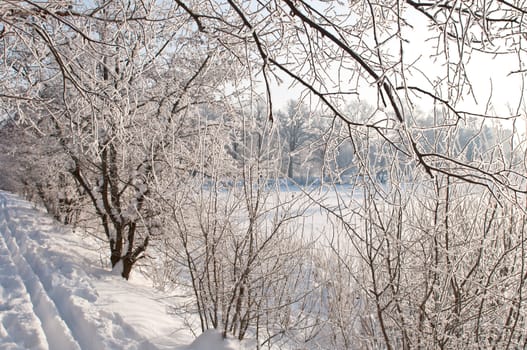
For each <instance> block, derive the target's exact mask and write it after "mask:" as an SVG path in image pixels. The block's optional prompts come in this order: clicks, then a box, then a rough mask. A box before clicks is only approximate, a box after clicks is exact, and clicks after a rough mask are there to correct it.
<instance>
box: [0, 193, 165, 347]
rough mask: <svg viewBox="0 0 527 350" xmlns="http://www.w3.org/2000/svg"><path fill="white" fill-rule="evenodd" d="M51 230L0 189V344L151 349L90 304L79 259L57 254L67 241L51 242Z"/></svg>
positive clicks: (93, 292) (118, 321) (88, 286)
mask: <svg viewBox="0 0 527 350" xmlns="http://www.w3.org/2000/svg"><path fill="white" fill-rule="evenodd" d="M52 230H57V226H56V225H55V224H54V223H53V220H52V219H50V218H49V217H46V216H43V215H42V214H41V213H38V212H36V211H35V210H34V209H32V207H31V204H29V203H27V202H25V201H22V200H20V199H18V198H17V197H16V196H14V195H11V194H8V193H4V192H1V191H0V348H1V349H51V350H54V349H60V350H70V349H71V350H77V349H83V350H101V349H125V348H126V349H155V347H154V346H153V345H152V344H151V343H150V342H148V341H147V340H145V339H143V338H142V337H140V336H139V335H138V334H137V333H136V332H135V331H134V330H133V329H132V328H131V327H130V326H128V325H127V324H126V323H125V321H124V320H122V318H121V317H120V316H119V315H117V314H114V313H109V312H106V311H104V310H102V309H101V310H99V308H98V307H95V305H94V304H96V301H97V299H98V295H97V292H96V290H95V288H94V287H93V285H92V284H91V283H90V282H89V277H88V276H87V275H86V273H84V271H83V268H85V266H81V265H82V264H81V263H78V261H80V257H76V258H77V259H74V258H73V257H71V256H70V255H68V254H65V253H64V254H61V253H63V252H65V251H67V250H68V249H71V246H70V244H72V243H73V241H67V240H66V238H64V240H62V241H60V240H58V239H53V240H52V239H51V237H50V235H51V234H52V233H51V231H52ZM58 230H59V231H60V228H58ZM62 233H64V234H65V232H62ZM59 234H60V233H59ZM53 238H58V236H57V237H53ZM73 244H74V243H73ZM50 248H56V250H52V249H50Z"/></svg>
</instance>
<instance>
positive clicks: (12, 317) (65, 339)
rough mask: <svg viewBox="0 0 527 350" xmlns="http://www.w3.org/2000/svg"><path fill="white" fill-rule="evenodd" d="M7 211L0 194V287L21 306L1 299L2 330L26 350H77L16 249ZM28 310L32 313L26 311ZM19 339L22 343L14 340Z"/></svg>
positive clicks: (21, 248) (61, 319) (3, 198)
mask: <svg viewBox="0 0 527 350" xmlns="http://www.w3.org/2000/svg"><path fill="white" fill-rule="evenodd" d="M8 211H9V208H8V207H7V198H6V197H5V195H3V194H2V193H0V233H1V234H0V257H1V259H2V261H1V263H2V274H1V277H0V278H1V279H2V280H3V283H2V285H5V286H8V287H9V290H11V291H13V290H14V291H16V292H15V294H18V299H21V300H19V301H22V304H17V301H16V299H17V298H16V297H15V296H13V295H11V296H9V297H8V298H2V299H3V300H6V304H2V306H3V307H2V309H5V310H2V311H3V312H5V313H6V315H5V316H4V317H2V326H3V327H4V330H5V332H6V333H7V336H11V337H12V338H14V339H13V341H14V343H18V344H24V346H27V348H28V349H29V348H49V349H65V350H69V349H72V350H77V349H80V345H79V342H78V341H77V340H75V337H74V334H73V332H72V330H71V329H70V328H69V327H68V325H67V324H66V323H65V322H64V320H63V318H62V317H61V315H60V310H59V308H58V307H57V305H56V303H55V301H54V300H53V298H52V297H51V296H50V294H49V293H48V291H47V290H46V287H45V286H44V285H43V283H42V281H41V279H40V277H39V276H38V275H37V274H36V273H35V271H34V270H33V267H32V266H31V264H30V263H29V262H28V261H27V259H26V258H25V256H24V253H25V250H26V247H24V246H22V247H21V246H20V245H19V242H18V241H17V239H16V235H15V232H16V231H15V230H16V225H15V224H14V223H13V222H12V221H11V218H10V216H9V212H8ZM24 238H25V237H24ZM10 271H11V273H10ZM13 271H16V274H13V273H12V272H13ZM28 296H29V298H28ZM28 299H29V300H28ZM4 305H5V306H4ZM29 306H31V309H32V310H29ZM17 309H18V310H17ZM19 312H22V314H19ZM34 318H38V320H35V319H34ZM34 321H37V322H34ZM35 325H40V329H38V328H37V329H34V328H35ZM32 328H33V329H32ZM21 337H22V338H24V339H17V338H21Z"/></svg>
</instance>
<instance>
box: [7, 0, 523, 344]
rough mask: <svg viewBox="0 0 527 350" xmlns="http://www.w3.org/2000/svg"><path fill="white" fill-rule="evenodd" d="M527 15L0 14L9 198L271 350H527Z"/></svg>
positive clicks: (337, 4) (185, 5)
mask: <svg viewBox="0 0 527 350" xmlns="http://www.w3.org/2000/svg"><path fill="white" fill-rule="evenodd" d="M526 48H527V3H526V2H525V1H521V0H474V1H454V0H441V1H425V0H342V1H340V0H335V1H327V0H326V1H323V0H250V1H249V0H60V1H59V0H57V1H47V0H27V1H19V0H1V1H0V84H1V85H0V189H2V190H6V191H10V192H13V193H17V194H19V195H21V196H23V197H24V198H26V199H28V200H31V201H32V202H34V203H36V204H38V205H41V206H43V207H44V208H45V209H46V210H47V212H48V213H49V214H50V215H52V216H53V217H54V218H55V219H56V220H58V221H60V222H62V223H64V224H66V225H69V226H71V227H73V228H74V229H75V230H76V231H78V232H82V234H84V235H86V236H87V237H95V238H96V242H98V246H97V249H99V251H100V252H101V264H102V265H103V266H105V267H107V268H108V269H114V270H118V272H119V274H120V275H121V276H122V277H123V278H124V279H125V280H128V279H129V277H130V276H131V274H144V275H145V276H148V278H150V279H151V280H152V282H153V285H154V286H155V287H156V288H158V289H159V290H160V291H170V290H172V288H175V287H176V286H177V287H178V288H183V290H185V291H186V292H187V293H188V296H189V299H188V300H189V302H188V305H187V308H188V312H193V313H195V314H197V315H198V317H199V324H198V325H196V327H197V331H198V333H199V332H203V331H205V330H208V329H216V330H218V331H220V332H221V333H222V334H223V336H225V337H227V336H230V337H235V338H237V339H240V340H242V339H246V338H251V339H254V340H255V344H256V345H255V347H256V348H258V349H282V348H283V349H460V348H464V349H491V348H492V349H520V348H525V347H526V346H527V334H526V331H525V330H526V329H527V212H526V208H527V196H526V191H527V167H526V149H527V144H526V143H525V139H526V137H527V134H526V125H527V123H526V118H527V108H526V107H527V105H526V102H525V97H526V96H525V94H526V92H527V90H526V87H525V79H526V78H527V65H526V64H527V49H526Z"/></svg>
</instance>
